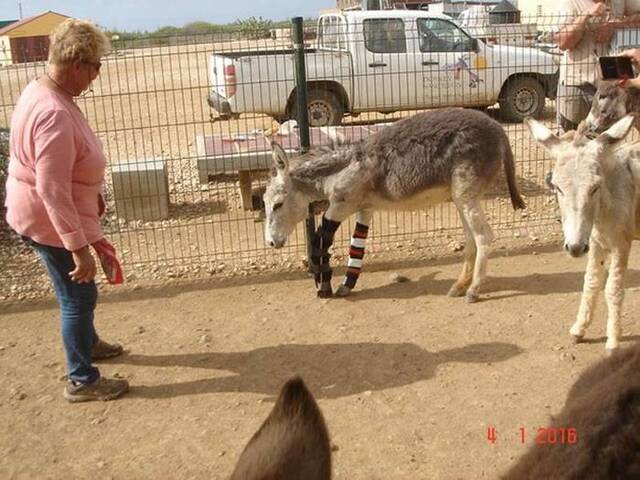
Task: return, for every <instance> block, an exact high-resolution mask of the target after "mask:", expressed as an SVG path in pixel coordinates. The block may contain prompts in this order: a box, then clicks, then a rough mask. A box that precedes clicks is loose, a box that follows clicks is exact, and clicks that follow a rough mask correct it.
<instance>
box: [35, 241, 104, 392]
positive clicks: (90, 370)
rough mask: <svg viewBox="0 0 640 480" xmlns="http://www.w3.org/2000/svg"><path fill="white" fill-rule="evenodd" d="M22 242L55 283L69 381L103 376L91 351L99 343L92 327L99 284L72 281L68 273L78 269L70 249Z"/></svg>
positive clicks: (88, 381)
mask: <svg viewBox="0 0 640 480" xmlns="http://www.w3.org/2000/svg"><path fill="white" fill-rule="evenodd" d="M23 239H24V241H25V242H26V243H27V244H28V245H30V246H31V247H32V248H33V249H34V250H35V251H36V253H37V254H38V256H39V257H40V260H41V261H42V263H43V264H44V266H45V267H46V269H47V271H48V272H49V277H50V278H51V281H52V282H53V288H54V290H55V292H56V298H57V299H58V305H59V306H60V329H61V332H62V343H63V345H64V351H65V354H66V357H67V370H68V376H69V379H70V380H73V381H75V382H78V383H91V382H93V381H94V380H96V379H97V378H99V377H100V372H99V371H98V369H97V368H96V367H94V366H93V365H91V349H92V348H93V346H94V345H95V343H96V342H97V341H98V335H97V333H96V329H95V327H94V326H93V311H94V310H95V308H96V302H97V300H98V289H97V288H96V284H95V282H93V281H91V282H89V283H77V282H74V281H73V280H71V278H70V277H69V272H71V271H73V270H74V269H75V263H74V262H73V256H72V255H71V252H70V251H69V250H65V249H64V248H58V247H50V246H47V245H41V244H39V243H37V242H34V241H33V240H31V239H29V238H26V237H23Z"/></svg>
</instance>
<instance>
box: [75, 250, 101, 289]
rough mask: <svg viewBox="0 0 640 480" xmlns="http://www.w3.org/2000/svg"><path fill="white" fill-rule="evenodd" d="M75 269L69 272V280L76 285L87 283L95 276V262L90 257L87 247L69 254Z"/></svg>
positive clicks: (91, 256)
mask: <svg viewBox="0 0 640 480" xmlns="http://www.w3.org/2000/svg"><path fill="white" fill-rule="evenodd" d="M71 254H72V255H73V263H75V264H76V268H75V269H74V270H73V271H72V272H69V276H70V277H71V280H73V281H74V282H78V283H88V282H90V281H91V280H93V278H94V277H95V276H96V271H97V270H96V261H95V260H94V258H93V255H91V251H90V250H89V246H88V245H87V246H85V247H82V248H81V249H80V250H75V251H73V252H71Z"/></svg>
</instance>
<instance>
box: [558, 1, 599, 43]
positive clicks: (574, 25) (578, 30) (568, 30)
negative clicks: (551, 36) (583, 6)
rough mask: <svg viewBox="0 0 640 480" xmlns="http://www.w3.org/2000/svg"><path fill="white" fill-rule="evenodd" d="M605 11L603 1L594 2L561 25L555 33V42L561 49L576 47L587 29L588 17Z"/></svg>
mask: <svg viewBox="0 0 640 480" xmlns="http://www.w3.org/2000/svg"><path fill="white" fill-rule="evenodd" d="M606 11H607V7H606V5H605V4H604V3H595V4H594V5H593V6H592V7H590V8H588V9H587V10H585V11H584V12H582V13H579V14H578V15H576V17H575V18H574V19H573V21H571V23H568V24H567V25H565V26H563V27H562V28H561V29H560V30H559V31H558V33H556V37H555V38H556V42H557V43H558V47H559V48H560V49H561V50H573V49H574V48H576V46H577V45H578V43H580V40H582V37H583V35H584V32H585V31H586V30H587V22H588V21H589V18H590V17H593V16H600V15H604V14H605V13H606Z"/></svg>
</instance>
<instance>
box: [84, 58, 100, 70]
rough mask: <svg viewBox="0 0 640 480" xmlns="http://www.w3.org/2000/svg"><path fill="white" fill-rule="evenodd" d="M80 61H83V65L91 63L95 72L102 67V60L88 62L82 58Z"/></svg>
mask: <svg viewBox="0 0 640 480" xmlns="http://www.w3.org/2000/svg"><path fill="white" fill-rule="evenodd" d="M82 63H84V64H85V65H91V66H92V67H93V68H95V69H96V72H99V71H100V68H101V67H102V62H89V61H86V60H83V61H82Z"/></svg>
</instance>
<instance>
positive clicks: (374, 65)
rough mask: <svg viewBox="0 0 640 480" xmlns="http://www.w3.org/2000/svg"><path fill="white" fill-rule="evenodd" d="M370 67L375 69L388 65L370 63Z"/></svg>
mask: <svg viewBox="0 0 640 480" xmlns="http://www.w3.org/2000/svg"><path fill="white" fill-rule="evenodd" d="M369 66H370V67H372V68H375V67H386V66H387V64H386V63H375V62H374V63H370V64H369Z"/></svg>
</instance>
